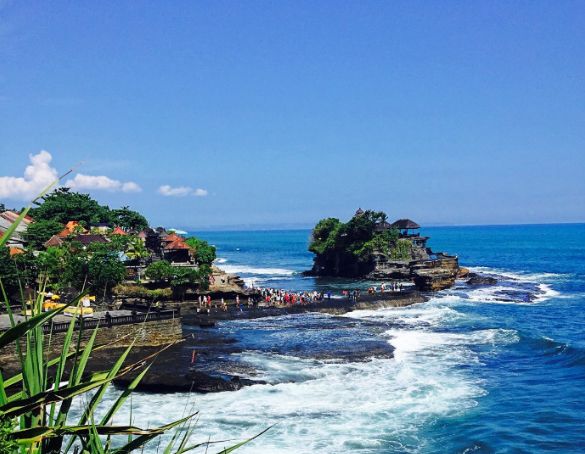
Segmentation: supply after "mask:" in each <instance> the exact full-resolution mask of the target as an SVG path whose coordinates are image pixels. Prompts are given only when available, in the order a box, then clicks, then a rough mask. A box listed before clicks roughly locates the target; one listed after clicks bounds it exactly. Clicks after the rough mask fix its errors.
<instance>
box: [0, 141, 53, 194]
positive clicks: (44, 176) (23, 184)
mask: <svg viewBox="0 0 585 454" xmlns="http://www.w3.org/2000/svg"><path fill="white" fill-rule="evenodd" d="M29 159H30V165H28V166H27V167H26V169H25V170H24V176H22V177H0V197H2V198H7V199H17V200H30V199H32V198H33V197H35V196H36V195H38V194H39V193H40V192H41V191H42V190H43V189H44V188H45V187H47V186H48V185H49V184H50V183H51V182H53V181H55V180H56V179H57V177H58V174H57V170H56V169H55V168H54V167H51V161H52V159H53V157H52V156H51V153H49V152H48V151H45V150H42V151H40V152H39V153H37V154H36V155H32V154H31V155H29Z"/></svg>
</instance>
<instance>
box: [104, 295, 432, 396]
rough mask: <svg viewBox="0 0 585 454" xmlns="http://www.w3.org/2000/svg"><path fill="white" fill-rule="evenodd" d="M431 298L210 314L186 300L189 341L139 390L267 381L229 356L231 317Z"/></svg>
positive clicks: (351, 355)
mask: <svg viewBox="0 0 585 454" xmlns="http://www.w3.org/2000/svg"><path fill="white" fill-rule="evenodd" d="M427 300H428V296H426V295H424V294H422V293H420V292H418V291H408V292H402V293H385V294H376V295H368V294H366V295H363V296H361V297H360V298H359V299H358V301H357V302H353V301H350V300H349V299H347V298H344V299H340V298H339V299H338V298H332V299H331V300H325V301H323V302H321V303H318V304H307V305H302V306H301V305H297V306H292V307H290V306H289V307H262V306H261V307H254V308H249V309H248V308H244V309H243V312H240V310H239V309H237V308H236V307H234V306H233V305H230V306H229V307H228V310H227V312H222V311H212V312H211V313H210V314H198V313H197V312H196V310H195V303H184V305H183V306H187V308H185V309H183V310H182V319H183V334H184V341H183V342H181V343H178V344H176V345H174V346H172V347H170V348H169V349H167V350H165V352H164V353H163V354H161V355H159V356H158V357H157V358H156V360H155V362H154V364H153V365H152V366H151V368H150V370H149V372H148V374H146V376H145V377H144V379H143V381H142V383H141V384H140V386H139V387H138V389H139V390H141V391H145V392H177V391H185V392H188V391H192V392H198V393H209V392H219V391H235V390H238V389H240V388H242V387H243V386H249V385H253V384H263V383H264V382H263V381H262V380H259V379H254V378H249V377H254V376H255V375H256V374H257V372H256V370H254V369H253V368H251V367H248V366H246V365H243V364H241V363H236V362H234V361H230V360H229V355H232V354H236V353H241V352H242V349H241V348H240V347H239V346H238V345H237V341H236V339H235V338H233V337H231V336H229V335H226V334H224V333H222V332H221V330H220V329H219V327H221V324H222V323H224V322H226V321H229V320H253V319H258V318H264V317H278V316H286V315H293V314H303V313H310V312H316V313H326V314H331V315H333V316H336V315H342V314H345V313H347V312H351V311H353V310H363V309H372V310H375V309H381V308H386V307H403V306H409V305H411V304H416V303H421V302H424V301H427ZM189 306H191V307H189ZM156 351H158V348H155V347H141V348H135V349H133V351H132V353H131V355H130V358H129V359H128V361H133V360H134V361H138V360H139V359H140V358H142V357H145V356H148V355H150V354H153V353H155V352H156ZM392 351H393V350H392V347H391V346H390V345H389V344H387V343H385V342H381V343H380V344H379V345H376V346H371V345H370V346H368V348H367V350H366V349H364V350H352V351H346V352H338V353H339V355H338V356H340V357H343V358H344V359H345V360H351V361H360V360H362V361H363V360H368V359H370V358H372V357H392ZM119 353H120V351H119V350H108V351H101V352H96V354H94V355H93V359H94V360H95V361H93V363H94V364H100V366H101V367H104V366H106V365H107V364H111V363H112V362H113V361H114V359H115V358H116V357H117V356H118V355H119ZM327 358H329V356H327V355H322V356H321V359H327ZM133 377H134V376H133V375H128V376H124V377H122V378H121V379H119V380H117V384H119V385H126V384H128V383H129V382H130V381H131V380H132V379H133Z"/></svg>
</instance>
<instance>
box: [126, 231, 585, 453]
mask: <svg viewBox="0 0 585 454" xmlns="http://www.w3.org/2000/svg"><path fill="white" fill-rule="evenodd" d="M309 234H310V232H309V231H301V230H298V231H267V232H203V233H199V234H198V235H199V236H201V237H202V238H204V239H207V240H209V241H210V242H211V243H212V244H215V245H216V247H217V249H218V257H219V260H218V265H219V266H221V267H224V268H225V269H227V270H228V271H231V272H236V273H238V274H241V275H242V276H244V277H245V278H246V280H247V282H249V283H250V284H251V283H254V284H255V285H260V286H271V287H280V288H290V289H312V288H332V289H334V290H335V289H339V288H341V287H343V286H345V285H347V282H346V281H336V280H326V279H325V280H324V279H315V278H306V277H302V276H300V275H299V274H298V273H299V272H300V271H302V270H305V269H308V268H310V266H311V260H312V257H311V254H309V253H308V252H307V251H306V248H307V243H308V239H309ZM423 234H426V235H429V236H430V237H431V241H430V245H431V246H432V247H433V249H434V250H436V251H447V252H451V253H456V254H458V255H459V258H460V262H461V264H462V265H463V266H467V267H470V268H472V269H473V270H474V271H477V272H482V273H485V274H489V275H492V276H494V277H496V278H497V279H498V283H497V284H496V285H494V286H489V287H478V288H470V287H468V286H467V285H466V284H465V283H460V284H458V285H457V286H456V287H454V288H452V289H449V290H446V291H443V292H439V293H438V294H436V295H435V296H434V297H433V298H432V299H431V300H430V301H428V302H426V303H423V304H419V305H414V306H410V307H407V308H395V309H384V310H379V311H356V312H353V313H350V314H348V315H347V316H344V317H341V318H340V317H331V316H326V315H320V314H308V315H302V316H295V317H278V318H271V319H261V320H255V321H243V320H242V321H232V322H227V323H225V324H224V325H222V326H221V327H220V328H218V329H220V330H223V331H225V332H228V333H230V334H232V335H233V336H235V337H236V339H238V342H239V344H240V346H241V347H242V349H243V353H240V354H238V355H236V356H237V358H236V360H238V361H242V362H244V363H246V364H249V365H253V366H254V367H256V368H257V369H258V371H259V374H260V377H261V378H263V379H265V380H266V381H267V382H268V384H266V385H256V386H252V387H249V388H244V389H242V390H240V391H238V392H235V393H218V394H209V395H205V396H201V397H197V398H196V399H195V406H196V407H198V408H201V410H202V416H201V420H200V430H199V433H198V435H197V436H196V437H195V438H196V439H207V437H211V438H212V439H213V438H216V439H221V438H223V437H226V436H229V437H235V438H242V437H245V436H250V435H252V434H254V433H257V432H259V431H260V430H261V429H263V428H265V427H267V426H268V425H270V424H274V423H277V425H276V426H275V427H274V428H273V429H271V430H270V431H269V432H268V433H266V434H265V435H264V436H263V437H262V438H260V439H259V440H257V441H255V442H254V443H253V444H251V445H249V446H247V447H245V448H244V449H243V450H242V451H241V452H249V453H251V452H254V453H256V452H266V453H280V452H291V453H292V452H295V453H309V452H326V453H329V452H362V453H398V452H421V453H435V452H437V453H439V452H469V453H476V452H477V453H484V452H485V453H489V452H527V453H528V452H529V453H538V452H585V430H584V429H585V244H584V239H585V225H583V224H580V225H546V226H545V225H533V226H493V227H441V228H428V229H424V230H423ZM353 284H355V283H353ZM358 284H359V283H358ZM361 284H362V285H368V283H361ZM373 340H375V341H383V342H388V343H389V344H391V345H392V346H393V347H394V349H395V350H394V358H385V359H382V358H377V359H372V360H370V361H365V362H364V361H355V362H353V361H352V360H348V359H347V358H343V357H340V358H327V359H323V358H320V357H319V356H318V355H316V353H318V352H319V351H320V350H322V349H324V348H327V347H330V350H333V351H335V350H337V349H340V350H343V349H344V348H345V347H344V346H356V345H358V346H359V345H362V344H363V345H369V344H367V342H372V341H373ZM256 378H258V377H256ZM188 398H189V396H187V395H185V394H175V395H171V396H169V395H162V394H161V395H158V394H148V395H146V394H145V395H142V396H140V395H139V396H137V397H136V399H135V401H134V405H135V407H137V409H136V410H135V412H136V414H140V410H141V409H143V410H144V411H145V412H146V414H148V415H149V416H148V417H149V421H151V422H153V423H154V422H160V423H164V422H166V421H167V420H168V418H169V417H171V416H180V414H177V412H178V411H179V410H178V408H183V407H182V406H183V405H184V402H185V401H186V399H188ZM141 402H142V403H141ZM153 406H156V408H159V410H160V413H161V416H159V417H155V416H154V415H153V414H152V412H148V410H149V409H150V408H154V407H153ZM153 418H154V419H153Z"/></svg>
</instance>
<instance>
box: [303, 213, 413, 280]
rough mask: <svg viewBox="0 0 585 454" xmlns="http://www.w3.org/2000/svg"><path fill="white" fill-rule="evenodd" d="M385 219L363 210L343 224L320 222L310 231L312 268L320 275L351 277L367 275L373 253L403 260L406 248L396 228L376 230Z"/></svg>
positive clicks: (328, 221) (407, 251)
mask: <svg viewBox="0 0 585 454" xmlns="http://www.w3.org/2000/svg"><path fill="white" fill-rule="evenodd" d="M386 219H387V216H386V214H385V213H384V212H382V211H372V210H367V211H364V212H363V213H362V214H359V215H356V216H354V217H353V218H351V219H350V220H349V221H348V222H346V223H343V222H341V221H340V220H339V219H336V218H326V219H322V220H321V221H319V222H318V223H317V225H316V226H315V228H314V229H313V233H312V237H311V243H310V245H309V250H310V251H311V252H313V253H314V254H315V255H316V258H315V264H316V267H317V268H319V269H320V270H322V271H323V274H331V275H341V276H355V275H360V274H365V273H367V272H369V271H370V270H371V268H372V266H373V255H374V253H382V254H384V255H387V256H389V257H391V258H394V259H401V258H405V257H407V256H408V254H409V248H406V249H405V247H404V246H405V245H404V244H401V242H400V240H399V239H398V236H399V232H398V230H397V229H380V228H378V227H379V226H381V225H383V224H384V223H385V222H386Z"/></svg>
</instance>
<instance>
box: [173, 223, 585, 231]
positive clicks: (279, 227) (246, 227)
mask: <svg viewBox="0 0 585 454" xmlns="http://www.w3.org/2000/svg"><path fill="white" fill-rule="evenodd" d="M582 224H585V221H567V222H519V223H491V224H445V223H431V224H427V225H423V226H422V228H423V229H424V228H429V227H431V228H436V227H514V226H518V227H520V226H541V225H551V226H552V225H582ZM313 227H314V226H313ZM313 227H310V226H308V225H302V226H301V225H296V226H294V225H289V226H288V227H287V224H280V225H278V224H276V225H255V224H251V225H245V224H244V225H241V224H240V225H233V226H231V225H217V226H208V227H182V228H179V230H184V231H186V232H202V231H204V232H222V231H225V232H229V231H232V232H263V231H290V230H312V229H313ZM171 230H172V229H171Z"/></svg>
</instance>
